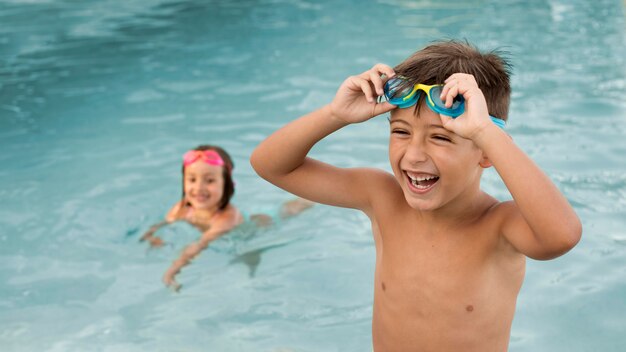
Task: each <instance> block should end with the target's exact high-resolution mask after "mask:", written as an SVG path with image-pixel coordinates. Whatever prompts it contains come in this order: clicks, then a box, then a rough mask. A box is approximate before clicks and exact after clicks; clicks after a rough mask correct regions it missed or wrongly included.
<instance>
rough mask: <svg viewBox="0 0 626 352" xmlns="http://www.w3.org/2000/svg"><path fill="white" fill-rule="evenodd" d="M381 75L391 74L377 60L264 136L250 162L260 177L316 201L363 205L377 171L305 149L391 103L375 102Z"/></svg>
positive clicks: (345, 205)
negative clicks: (320, 103) (329, 97)
mask: <svg viewBox="0 0 626 352" xmlns="http://www.w3.org/2000/svg"><path fill="white" fill-rule="evenodd" d="M382 75H385V76H387V77H391V76H393V75H394V72H393V69H391V67H389V66H386V65H382V64H378V65H376V66H374V67H373V68H372V69H370V70H368V71H366V72H363V73H362V74H360V75H358V76H352V77H349V78H348V79H346V80H345V81H344V82H343V84H342V85H341V87H339V90H338V91H337V94H336V96H335V98H334V99H333V101H332V102H331V103H330V104H329V105H326V106H324V107H322V108H321V109H319V110H316V111H314V112H312V113H310V114H308V115H305V116H303V117H301V118H299V119H297V120H295V121H293V122H291V123H289V124H288V125H286V126H284V127H283V128H281V129H280V130H278V131H276V132H275V133H274V134H272V135H271V136H269V137H268V138H267V139H266V140H265V141H263V142H262V143H261V144H260V145H259V146H258V147H257V148H256V150H255V151H254V152H253V154H252V156H251V158H250V162H251V164H252V166H253V167H254V169H255V171H256V172H257V173H258V174H259V175H260V176H261V177H263V178H264V179H266V180H268V181H269V182H271V183H273V184H275V185H276V186H278V187H280V188H283V189H285V190H286V191H288V192H291V193H293V194H296V195H298V196H300V197H302V198H306V199H309V200H312V201H315V202H318V203H324V204H330V205H336V206H341V207H349V208H358V209H364V208H366V207H367V205H368V204H369V195H368V193H367V189H368V188H369V187H371V183H369V184H368V182H373V178H375V177H377V175H378V173H376V172H374V171H372V170H364V169H341V168H337V167H334V166H331V165H328V164H325V163H322V162H319V161H317V160H313V159H311V158H307V154H308V153H309V151H310V150H311V148H312V147H313V146H314V145H315V144H316V143H317V142H318V141H320V140H321V139H323V138H325V137H326V136H328V135H329V134H331V133H333V132H335V131H337V130H339V129H340V128H342V127H344V126H346V125H348V124H351V123H358V122H363V121H366V120H369V119H370V118H372V117H374V116H376V115H379V114H382V113H385V112H388V111H390V110H392V109H394V108H395V106H393V105H391V104H389V103H387V102H384V103H377V102H376V97H377V96H380V95H382V94H383V78H381V76H382Z"/></svg>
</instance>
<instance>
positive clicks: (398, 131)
mask: <svg viewBox="0 0 626 352" xmlns="http://www.w3.org/2000/svg"><path fill="white" fill-rule="evenodd" d="M391 134H400V135H408V134H409V132H407V131H405V130H400V129H393V130H391Z"/></svg>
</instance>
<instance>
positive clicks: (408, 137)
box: [389, 103, 488, 211]
mask: <svg viewBox="0 0 626 352" xmlns="http://www.w3.org/2000/svg"><path fill="white" fill-rule="evenodd" d="M422 104H423V105H422V106H421V107H420V109H419V116H418V117H416V116H415V115H414V109H413V108H408V109H396V110H393V111H392V112H391V120H390V129H391V136H390V138H389V160H390V162H391V167H392V169H393V173H394V175H395V177H396V179H397V180H398V183H399V184H400V187H402V191H403V193H404V196H405V198H406V201H407V202H408V204H409V206H411V207H412V208H414V209H418V210H422V211H431V210H437V209H441V208H444V207H446V206H450V205H453V204H458V205H459V206H461V207H462V206H464V205H466V204H468V203H466V202H471V201H472V199H473V197H474V196H475V195H476V194H477V192H478V190H479V186H480V176H481V174H482V169H483V167H484V166H488V162H487V161H486V159H484V158H483V154H482V152H481V150H480V149H478V148H477V147H476V146H475V145H474V143H473V142H472V141H470V140H468V139H464V138H462V137H460V136H458V135H456V134H454V133H452V132H450V131H448V130H446V129H445V128H443V126H442V123H441V118H440V117H439V114H436V113H435V112H433V111H432V110H430V109H429V108H428V107H427V106H426V105H425V103H422Z"/></svg>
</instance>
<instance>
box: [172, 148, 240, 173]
mask: <svg viewBox="0 0 626 352" xmlns="http://www.w3.org/2000/svg"><path fill="white" fill-rule="evenodd" d="M198 160H201V161H204V162H205V163H207V164H209V165H215V166H224V165H226V163H225V162H224V160H223V159H222V157H221V156H220V155H219V154H218V153H217V152H216V151H215V150H190V151H188V152H187V153H185V155H183V165H184V166H189V165H191V164H193V163H195V162H196V161H198ZM227 168H228V167H227ZM228 169H229V170H228V171H230V168H228Z"/></svg>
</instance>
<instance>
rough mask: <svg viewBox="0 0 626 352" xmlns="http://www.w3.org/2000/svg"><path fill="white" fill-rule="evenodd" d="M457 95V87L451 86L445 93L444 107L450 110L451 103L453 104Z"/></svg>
mask: <svg viewBox="0 0 626 352" xmlns="http://www.w3.org/2000/svg"><path fill="white" fill-rule="evenodd" d="M458 94H459V86H458V85H456V84H455V85H453V86H451V87H450V89H448V92H447V93H446V96H445V100H444V101H445V106H446V108H450V107H452V103H453V102H454V97H456V96H457V95H458Z"/></svg>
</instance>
